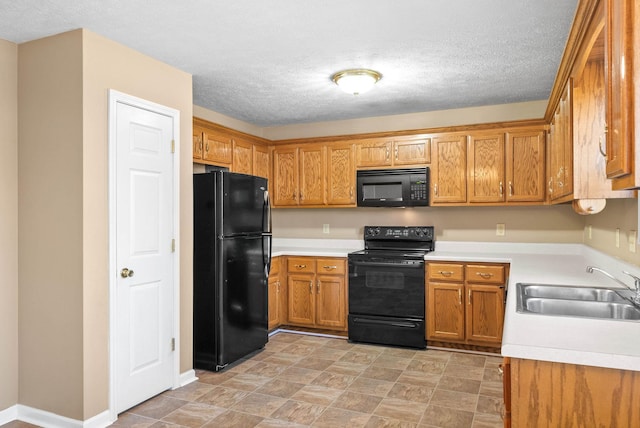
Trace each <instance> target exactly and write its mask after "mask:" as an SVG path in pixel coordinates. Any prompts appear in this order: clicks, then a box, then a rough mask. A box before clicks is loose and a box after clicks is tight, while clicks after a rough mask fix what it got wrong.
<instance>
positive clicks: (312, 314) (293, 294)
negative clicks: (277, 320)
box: [287, 274, 316, 326]
mask: <svg viewBox="0 0 640 428" xmlns="http://www.w3.org/2000/svg"><path fill="white" fill-rule="evenodd" d="M314 277H315V275H313V274H289V275H288V276H287V288H288V290H287V292H288V293H289V305H288V309H289V323H290V324H294V325H302V326H313V325H314V321H315V318H316V311H315V309H316V305H315V294H314V288H315V287H314V282H315V281H314Z"/></svg>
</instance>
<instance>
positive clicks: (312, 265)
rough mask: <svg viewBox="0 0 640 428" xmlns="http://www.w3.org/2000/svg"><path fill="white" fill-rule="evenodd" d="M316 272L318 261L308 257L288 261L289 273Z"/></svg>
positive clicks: (291, 258)
mask: <svg viewBox="0 0 640 428" xmlns="http://www.w3.org/2000/svg"><path fill="white" fill-rule="evenodd" d="M315 271H316V261H315V259H313V258H307V257H289V258H288V259H287V272H312V273H314V272H315Z"/></svg>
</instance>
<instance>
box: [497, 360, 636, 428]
mask: <svg viewBox="0 0 640 428" xmlns="http://www.w3.org/2000/svg"><path fill="white" fill-rule="evenodd" d="M503 370H505V372H504V374H503V376H504V375H507V376H509V379H508V380H509V383H510V388H509V389H510V396H509V397H507V396H505V403H507V399H508V400H509V401H508V404H509V406H505V416H507V415H508V413H507V412H508V411H509V410H511V418H510V422H511V425H510V426H512V427H514V428H525V427H526V428H535V427H607V428H616V427H617V428H623V427H625V428H627V427H640V405H639V403H640V371H630V370H618V369H609V368H603V367H592V366H583V365H577V364H566V363H554V362H548V361H537V360H526V359H519V358H511V359H510V366H507V365H503ZM507 370H508V373H507ZM503 380H505V381H506V380H507V379H506V378H503ZM505 392H506V389H505ZM507 426H509V425H507V423H506V419H505V427H507Z"/></svg>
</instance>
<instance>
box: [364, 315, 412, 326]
mask: <svg viewBox="0 0 640 428" xmlns="http://www.w3.org/2000/svg"><path fill="white" fill-rule="evenodd" d="M353 322H354V323H356V324H373V325H390V326H393V327H401V328H418V327H420V324H419V323H417V322H413V321H385V320H374V319H368V318H357V317H354V318H353Z"/></svg>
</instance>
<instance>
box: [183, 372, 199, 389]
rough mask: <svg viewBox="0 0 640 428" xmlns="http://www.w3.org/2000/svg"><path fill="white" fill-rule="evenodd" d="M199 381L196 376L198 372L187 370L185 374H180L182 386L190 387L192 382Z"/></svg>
mask: <svg viewBox="0 0 640 428" xmlns="http://www.w3.org/2000/svg"><path fill="white" fill-rule="evenodd" d="M197 380H198V377H197V376H196V371H195V370H193V369H191V370H187V371H186V372H184V373H180V386H181V387H182V386H185V385H189V384H190V383H191V382H195V381H197Z"/></svg>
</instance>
